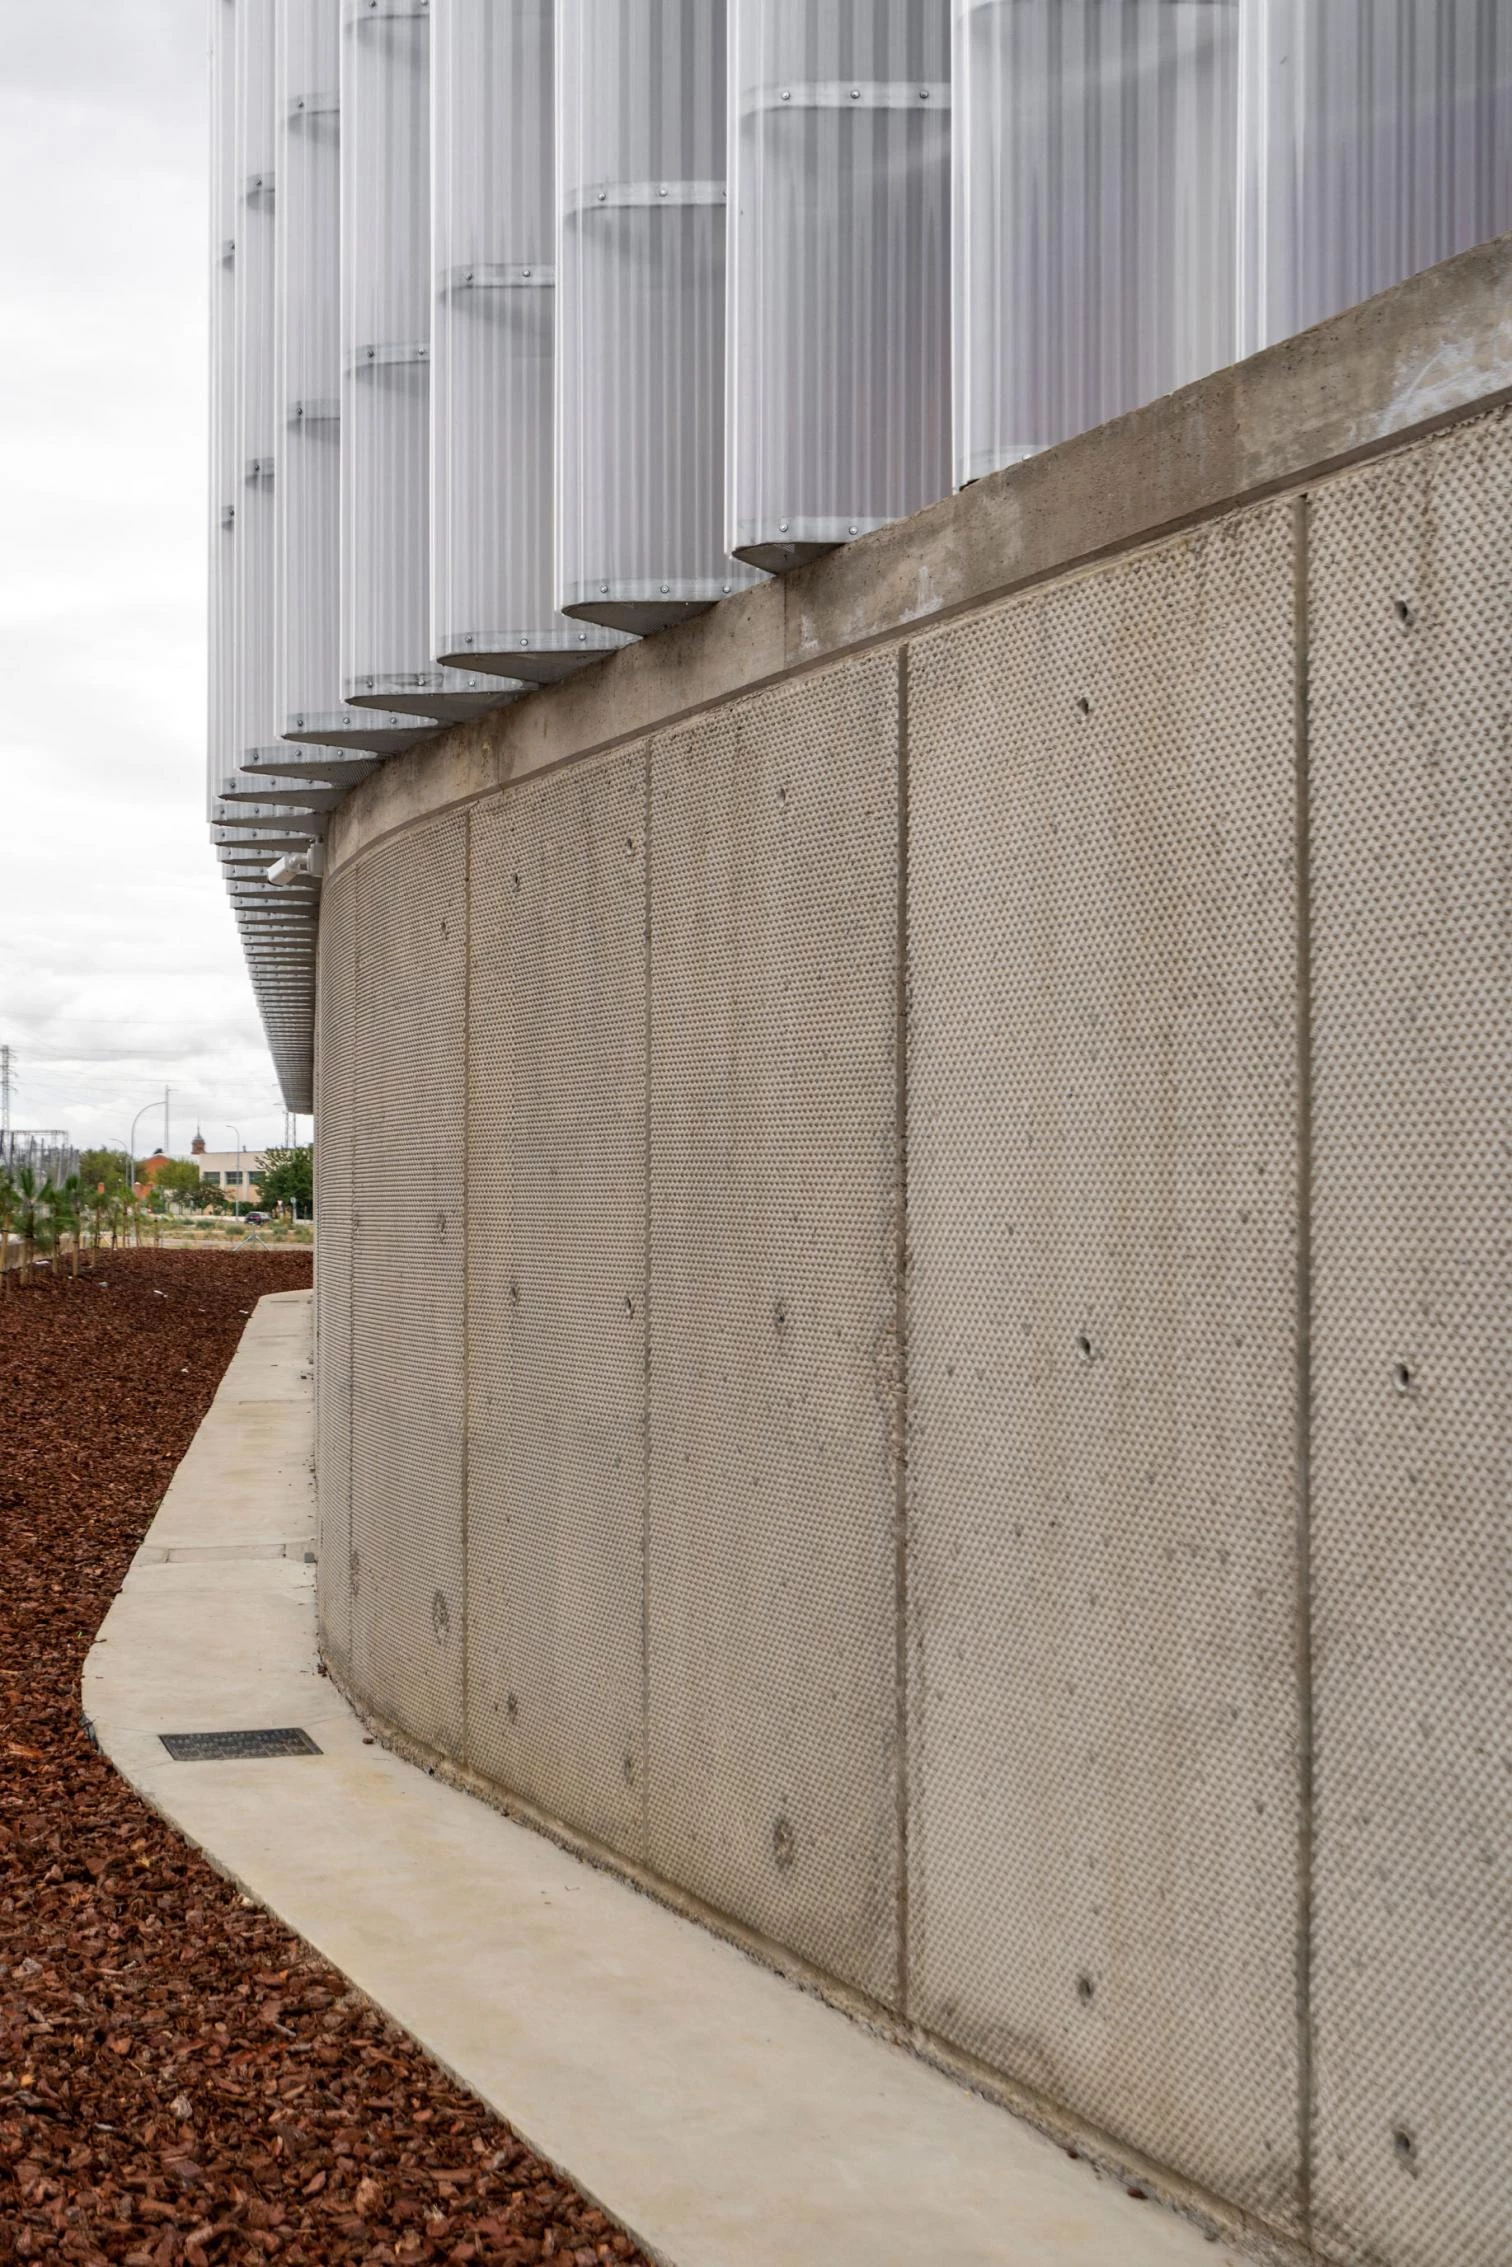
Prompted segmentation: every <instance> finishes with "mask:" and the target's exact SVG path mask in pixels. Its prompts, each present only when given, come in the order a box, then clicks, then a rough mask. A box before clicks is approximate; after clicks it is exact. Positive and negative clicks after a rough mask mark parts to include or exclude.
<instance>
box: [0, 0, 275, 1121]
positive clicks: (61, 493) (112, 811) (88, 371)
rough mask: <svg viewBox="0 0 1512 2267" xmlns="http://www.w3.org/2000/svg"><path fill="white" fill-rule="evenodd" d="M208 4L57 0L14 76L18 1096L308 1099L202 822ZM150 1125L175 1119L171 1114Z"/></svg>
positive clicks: (10, 595)
mask: <svg viewBox="0 0 1512 2267" xmlns="http://www.w3.org/2000/svg"><path fill="white" fill-rule="evenodd" d="M206 32H207V22H206V0H129V4H127V5H122V4H121V0H48V5H47V6H46V7H44V8H27V9H15V10H12V11H10V14H9V16H8V18H7V23H6V39H5V63H4V83H3V86H0V525H3V528H4V536H5V540H4V542H3V544H0V1041H8V1042H9V1043H10V1045H11V1047H12V1049H13V1051H14V1058H15V1065H16V1072H17V1077H18V1088H17V1091H16V1094H15V1097H14V1101H13V1109H12V1114H13V1119H14V1121H15V1122H16V1123H17V1124H22V1125H33V1126H35V1125H62V1126H66V1127H68V1129H69V1130H70V1132H71V1133H72V1134H73V1135H74V1137H75V1139H76V1140H78V1141H79V1142H81V1143H93V1142H102V1141H112V1142H123V1141H124V1140H125V1138H126V1135H127V1132H128V1129H129V1127H130V1123H131V1119H132V1117H133V1115H134V1114H135V1112H136V1111H137V1109H138V1107H139V1106H140V1105H141V1104H142V1103H144V1102H147V1101H148V1100H150V1098H151V1097H152V1095H153V1093H154V1092H155V1091H156V1090H158V1089H160V1088H161V1087H162V1085H163V1084H164V1082H165V1081H166V1082H168V1083H169V1084H170V1085H171V1086H172V1087H173V1089H174V1094H175V1099H174V1104H173V1126H174V1146H175V1148H180V1149H181V1148H183V1147H184V1146H185V1145H186V1143H187V1139H188V1136H189V1134H190V1133H191V1132H192V1131H193V1126H194V1122H195V1120H196V1119H201V1120H202V1121H203V1123H204V1126H205V1131H206V1134H207V1135H208V1136H209V1137H210V1138H211V1139H212V1140H219V1139H222V1138H223V1137H224V1135H225V1130H226V1123H227V1121H228V1120H229V1121H234V1122H236V1123H239V1124H240V1126H241V1129H242V1133H243V1135H244V1137H245V1139H246V1140H247V1141H248V1142H249V1143H250V1144H260V1143H263V1142H266V1141H269V1140H273V1139H277V1138H278V1137H279V1135H280V1133H281V1130H282V1126H283V1109H282V1103H281V1101H280V1099H279V1095H278V1088H277V1082H276V1080H275V1078H274V1075H273V1069H272V1064H271V1062H270V1060H269V1057H268V1053H267V1048H266V1044H265V1042H264V1040H263V1037H262V1027H261V1024H260V1023H259V1021H258V1016H257V1010H256V1007H255V1005H254V1003H253V999H252V993H251V988H250V986H249V984H248V982H247V978H246V974H245V970H244V968H243V965H242V959H241V951H240V946H239V944H238V941H237V936H236V931H235V926H234V924H233V922H232V919H231V915H230V912H229V910H228V908H227V906H226V903H225V898H224V894H223V891H222V889H221V885H220V880H219V875H218V872H217V869H216V866H215V863H214V860H213V858H212V856H211V853H210V850H209V847H208V844H207V842H206V839H205V831H204V787H203V775H204V706H205V682H204V667H205V662H204V645H205V637H204V626H205V551H206V541H207V538H206V504H205V451H206V435H205V403H206V392H207V373H206V344H205V341H206V305H207V276H208V250H209V229H208V217H207V201H206V188H205V161H206V131H205V122H206V61H205V59H206ZM142 1135H143V1138H144V1139H147V1138H148V1137H149V1136H150V1138H151V1140H154V1141H155V1140H158V1139H161V1121H160V1120H159V1122H158V1126H157V1129H156V1131H154V1129H153V1120H152V1118H151V1117H150V1116H149V1117H147V1118H146V1119H144V1121H143V1127H142Z"/></svg>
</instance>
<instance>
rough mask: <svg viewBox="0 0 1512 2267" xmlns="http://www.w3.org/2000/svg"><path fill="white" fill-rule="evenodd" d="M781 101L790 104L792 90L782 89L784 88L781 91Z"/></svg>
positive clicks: (789, 88) (788, 88)
mask: <svg viewBox="0 0 1512 2267" xmlns="http://www.w3.org/2000/svg"><path fill="white" fill-rule="evenodd" d="M782 99H783V101H784V102H791V101H792V99H793V90H792V88H791V87H784V88H783V90H782Z"/></svg>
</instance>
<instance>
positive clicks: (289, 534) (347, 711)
mask: <svg viewBox="0 0 1512 2267" xmlns="http://www.w3.org/2000/svg"><path fill="white" fill-rule="evenodd" d="M340 55H341V0H278V38H277V50H276V64H275V73H276V77H275V94H276V105H277V116H278V121H279V134H280V148H279V153H278V208H277V227H276V232H275V240H276V245H277V262H278V369H279V380H278V382H279V389H280V392H279V448H280V451H281V458H280V463H279V467H278V480H277V483H276V485H275V488H274V504H275V513H274V517H275V524H276V529H277V553H278V625H277V632H278V634H277V650H276V656H275V665H274V666H275V673H276V691H277V715H278V719H279V730H280V732H281V733H283V734H284V735H286V736H287V737H289V738H291V739H296V740H299V741H302V742H305V741H312V742H318V741H320V739H321V738H322V736H323V735H324V734H339V735H341V736H342V738H341V742H340V743H339V744H347V743H348V742H350V741H351V739H352V738H353V736H354V735H355V736H357V737H358V738H359V739H360V741H361V742H362V744H363V745H365V746H367V747H372V748H377V749H382V750H384V751H390V752H391V751H393V750H395V749H397V748H402V747H408V746H411V745H413V743H414V739H415V724H414V719H413V718H411V717H389V718H385V717H384V716H382V715H374V714H373V713H372V712H371V711H367V710H361V709H352V708H347V707H344V706H343V705H342V701H341V650H340V648H341V599H340V573H341V141H340V136H341V102H340V94H339V91H338V82H339V78H340Z"/></svg>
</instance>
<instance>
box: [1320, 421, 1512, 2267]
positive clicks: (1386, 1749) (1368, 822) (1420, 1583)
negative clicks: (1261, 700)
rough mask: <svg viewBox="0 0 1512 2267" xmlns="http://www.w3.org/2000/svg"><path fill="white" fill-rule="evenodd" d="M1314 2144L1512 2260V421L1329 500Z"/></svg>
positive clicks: (1438, 2223)
mask: <svg viewBox="0 0 1512 2267" xmlns="http://www.w3.org/2000/svg"><path fill="white" fill-rule="evenodd" d="M1311 530H1312V560H1311V603H1310V617H1309V618H1310V631H1311V656H1310V684H1311V724H1312V785H1313V831H1312V849H1313V859H1312V865H1313V883H1314V905H1313V947H1314V950H1313V1019H1314V1033H1315V1040H1314V1044H1315V1062H1314V1096H1315V1130H1314V1147H1313V1164H1312V1176H1313V1190H1314V1197H1315V1206H1316V1222H1315V1226H1314V1230H1313V1301H1314V1304H1313V1346H1314V1420H1313V1460H1312V1472H1313V1510H1312V1532H1313V1555H1314V1584H1315V1587H1314V1630H1315V1646H1314V1651H1315V1659H1316V1663H1317V1698H1316V1718H1315V1721H1316V1741H1317V1832H1316V1850H1317V1894H1316V1916H1315V1946H1316V1956H1315V1967H1314V2008H1315V2013H1316V2020H1317V2062H1316V2095H1317V2158H1316V2165H1315V2170H1314V2199H1315V2208H1316V2214H1317V2221H1318V2226H1319V2229H1320V2231H1321V2233H1322V2234H1323V2235H1324V2236H1325V2237H1326V2238H1328V2239H1331V2241H1332V2242H1333V2244H1334V2245H1336V2247H1337V2250H1338V2254H1339V2256H1341V2257H1343V2258H1346V2259H1349V2260H1357V2259H1363V2258H1366V2257H1369V2258H1371V2259H1375V2258H1382V2259H1389V2260H1391V2261H1393V2262H1396V2261H1404V2262H1405V2261H1411V2262H1412V2267H1503V2263H1504V2262H1505V2261H1506V2260H1508V2259H1509V2258H1512V2161H1509V2158H1508V2154H1507V2150H1506V2146H1505V2137H1506V2118H1507V2103H1508V2101H1509V2099H1512V1926H1509V1921H1512V1901H1509V1891H1508V1884H1509V1882H1512V1808H1509V1801H1508V1794H1509V1774H1512V1678H1509V1674H1508V1671H1509V1663H1512V1587H1509V1582H1508V1506H1509V1504H1512V1451H1509V1443H1512V1388H1509V1382H1508V1378H1509V1372H1508V1359H1507V1354H1508V1342H1507V1311H1508V1304H1509V1296H1512V1234H1509V1227H1508V1223H1509V1221H1512V1170H1509V1155H1512V1151H1509V1144H1508V1139H1507V1125H1508V1114H1509V1109H1512V983H1509V976H1512V954H1509V931H1508V900H1507V876H1508V860H1509V848H1512V829H1509V810H1512V805H1509V800H1508V788H1509V779H1508V717H1509V715H1512V534H1509V530H1512V427H1509V424H1508V420H1507V417H1506V415H1505V413H1503V414H1501V415H1499V416H1497V417H1494V418H1492V419H1490V420H1487V421H1484V422H1481V423H1478V424H1476V425H1473V426H1470V427H1468V428H1466V429H1464V430H1462V431H1460V432H1458V433H1455V434H1453V435H1450V436H1446V437H1445V438H1443V439H1442V440H1437V441H1433V442H1430V443H1429V444H1427V445H1426V446H1425V447H1422V448H1419V449H1416V450H1414V451H1412V452H1411V453H1410V454H1407V455H1403V456H1400V457H1396V458H1393V459H1391V460H1390V461H1389V462H1388V463H1385V464H1383V465H1380V466H1379V467H1376V468H1374V469H1372V470H1371V471H1369V472H1365V473H1361V474H1357V475H1355V476H1353V477H1351V478H1349V479H1347V480H1345V481H1342V482H1340V483H1338V484H1337V485H1335V486H1333V487H1330V488H1327V489H1324V490H1323V491H1321V492H1320V493H1319V494H1318V496H1317V497H1316V498H1315V500H1314V502H1313V505H1312V509H1311Z"/></svg>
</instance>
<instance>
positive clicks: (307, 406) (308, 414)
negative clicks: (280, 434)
mask: <svg viewBox="0 0 1512 2267" xmlns="http://www.w3.org/2000/svg"><path fill="white" fill-rule="evenodd" d="M286 422H287V423H288V424H290V425H317V424H322V425H323V424H332V425H335V424H339V423H340V422H341V404H340V402H339V401H321V400H312V401H291V402H290V404H289V414H288V418H287V420H286Z"/></svg>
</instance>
